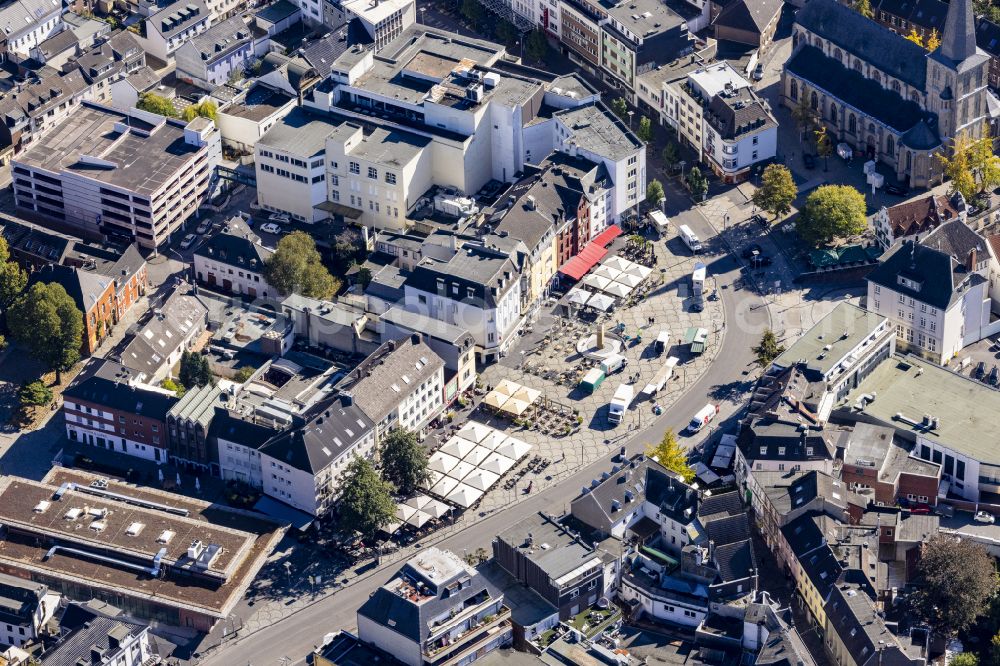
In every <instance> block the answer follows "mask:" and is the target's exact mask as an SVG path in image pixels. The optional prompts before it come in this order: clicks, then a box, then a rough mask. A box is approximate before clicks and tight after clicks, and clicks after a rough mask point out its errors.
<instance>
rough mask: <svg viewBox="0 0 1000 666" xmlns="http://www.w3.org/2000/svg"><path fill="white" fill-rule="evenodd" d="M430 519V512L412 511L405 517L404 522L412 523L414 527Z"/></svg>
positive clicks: (420, 525) (421, 525)
mask: <svg viewBox="0 0 1000 666" xmlns="http://www.w3.org/2000/svg"><path fill="white" fill-rule="evenodd" d="M430 519H431V517H430V514H427V513H424V512H423V511H414V512H413V515H412V516H410V517H409V518H407V519H406V521H405V522H406V524H407V525H413V526H414V527H423V526H424V525H425V524H426V523H427V521H429V520H430Z"/></svg>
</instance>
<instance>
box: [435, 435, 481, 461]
mask: <svg viewBox="0 0 1000 666" xmlns="http://www.w3.org/2000/svg"><path fill="white" fill-rule="evenodd" d="M474 448H476V443H475V442H470V441H469V440H467V439H465V438H463V437H460V436H455V437H452V438H451V439H449V440H448V441H447V442H445V443H444V446H442V447H441V449H440V451H441V452H442V453H446V454H448V455H450V456H455V457H456V458H459V459H462V458H464V457H465V456H467V455H469V451H471V450H472V449H474Z"/></svg>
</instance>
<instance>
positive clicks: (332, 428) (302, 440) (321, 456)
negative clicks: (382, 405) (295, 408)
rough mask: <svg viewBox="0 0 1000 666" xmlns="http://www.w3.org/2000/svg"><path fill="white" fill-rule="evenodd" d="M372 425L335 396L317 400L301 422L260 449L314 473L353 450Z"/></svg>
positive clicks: (264, 452)
mask: <svg viewBox="0 0 1000 666" xmlns="http://www.w3.org/2000/svg"><path fill="white" fill-rule="evenodd" d="M372 427H373V423H372V421H371V419H369V418H368V417H367V416H365V413H364V412H363V411H361V409H359V408H358V406H357V405H356V404H350V402H349V401H348V400H345V399H344V398H343V397H342V396H335V397H333V398H329V399H328V400H325V401H323V402H321V403H318V404H317V405H316V406H315V407H314V408H313V409H312V410H311V411H310V413H309V416H308V417H307V420H306V423H305V425H303V426H299V427H295V428H292V429H291V430H287V431H285V432H283V433H281V434H279V435H276V436H275V437H273V438H271V439H270V440H269V441H268V442H267V443H265V444H264V445H263V446H261V447H260V451H261V453H262V454H267V455H269V456H271V457H272V458H274V459H276V460H281V461H283V462H285V463H287V464H288V465H291V466H292V467H294V468H295V469H299V470H302V471H303V472H307V473H309V474H316V473H318V472H320V471H322V470H323V469H326V468H327V467H328V466H329V465H330V464H331V463H333V462H334V461H336V460H337V459H338V458H340V457H341V456H343V455H346V454H349V453H350V452H351V451H353V450H354V447H355V446H356V445H357V444H358V443H359V442H361V441H362V440H363V439H364V438H365V436H367V435H368V434H369V432H371V430H372Z"/></svg>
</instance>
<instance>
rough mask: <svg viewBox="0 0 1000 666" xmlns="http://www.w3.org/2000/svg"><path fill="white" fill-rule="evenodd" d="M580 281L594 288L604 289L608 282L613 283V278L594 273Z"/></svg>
mask: <svg viewBox="0 0 1000 666" xmlns="http://www.w3.org/2000/svg"><path fill="white" fill-rule="evenodd" d="M580 282H581V284H585V285H587V286H588V287H593V288H594V289H597V290H598V291H604V288H605V287H607V286H608V284H610V283H611V280H609V279H608V278H606V277H601V276H600V275H593V274H591V275H588V276H587V277H585V278H583V280H581V281H580Z"/></svg>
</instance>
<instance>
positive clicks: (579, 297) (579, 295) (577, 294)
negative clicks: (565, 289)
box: [566, 287, 590, 305]
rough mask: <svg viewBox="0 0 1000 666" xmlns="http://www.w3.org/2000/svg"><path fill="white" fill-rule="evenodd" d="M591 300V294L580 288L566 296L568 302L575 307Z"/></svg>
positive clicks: (573, 289) (570, 291)
mask: <svg viewBox="0 0 1000 666" xmlns="http://www.w3.org/2000/svg"><path fill="white" fill-rule="evenodd" d="M588 298H590V292H589V291H585V290H583V289H580V288H579V287H573V288H572V289H570V290H569V293H567V294H566V300H567V301H569V302H570V303H573V304H574V305H583V304H584V303H586V302H587V299H588Z"/></svg>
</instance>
